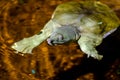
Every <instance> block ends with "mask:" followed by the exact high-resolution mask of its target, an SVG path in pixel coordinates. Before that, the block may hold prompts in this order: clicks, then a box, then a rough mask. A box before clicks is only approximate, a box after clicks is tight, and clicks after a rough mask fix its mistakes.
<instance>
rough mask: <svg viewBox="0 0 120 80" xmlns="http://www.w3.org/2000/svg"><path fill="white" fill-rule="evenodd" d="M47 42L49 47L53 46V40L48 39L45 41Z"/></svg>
mask: <svg viewBox="0 0 120 80" xmlns="http://www.w3.org/2000/svg"><path fill="white" fill-rule="evenodd" d="M47 42H48V44H49V45H51V46H53V45H54V43H53V42H54V40H51V39H50V38H48V39H47Z"/></svg>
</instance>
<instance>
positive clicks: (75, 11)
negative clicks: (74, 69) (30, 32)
mask: <svg viewBox="0 0 120 80" xmlns="http://www.w3.org/2000/svg"><path fill="white" fill-rule="evenodd" d="M118 26H119V19H118V18H117V16H116V15H115V13H114V12H113V11H112V10H111V9H110V8H109V7H108V6H107V5H105V4H103V3H100V2H97V1H81V2H68V3H64V4H60V5H59V6H58V7H57V8H56V9H55V11H54V13H53V15H52V17H51V19H50V20H49V21H48V23H47V24H46V25H45V27H44V28H43V29H42V30H41V33H40V34H37V35H34V36H32V37H30V38H26V39H23V40H21V41H18V42H16V43H15V44H14V45H12V48H14V49H16V50H17V51H18V52H22V53H31V52H32V49H33V48H34V47H36V46H38V45H39V44H40V43H42V42H43V41H44V40H46V39H47V38H48V39H47V41H48V44H50V45H55V44H62V43H65V42H68V41H71V40H75V41H78V44H79V46H80V48H81V50H82V51H83V52H84V53H86V54H87V55H88V56H91V57H93V58H95V59H98V60H101V59H102V57H103V56H102V55H99V54H98V52H97V50H96V49H95V47H96V46H98V45H99V44H100V43H101V42H102V39H103V38H105V37H106V36H108V35H109V34H110V33H112V32H114V31H115V30H116V29H117V27H118Z"/></svg>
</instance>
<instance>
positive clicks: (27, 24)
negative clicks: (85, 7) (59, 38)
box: [0, 0, 120, 80]
mask: <svg viewBox="0 0 120 80" xmlns="http://www.w3.org/2000/svg"><path fill="white" fill-rule="evenodd" d="M67 1H69V0H57V1H56V0H1V1H0V80H98V79H100V78H101V79H102V78H103V77H105V79H106V80H119V79H120V77H119V76H120V71H119V70H120V67H119V66H120V59H119V58H116V57H115V58H114V59H113V58H111V59H109V58H108V59H105V60H103V61H101V62H98V61H96V60H93V59H91V58H90V59H86V55H85V54H83V53H82V52H81V51H80V49H79V46H78V45H77V44H76V43H70V44H64V45H59V46H49V45H48V44H47V43H46V41H44V42H43V43H42V44H41V45H40V46H38V47H36V48H35V49H34V50H33V54H25V55H24V56H23V55H21V54H15V53H14V50H13V49H11V48H10V46H11V45H12V44H13V43H14V42H16V41H19V40H21V39H22V38H24V37H29V36H32V35H34V34H36V33H38V32H39V31H40V29H42V28H43V26H44V25H45V23H46V22H47V21H48V20H49V19H50V17H51V15H52V13H53V11H54V9H55V7H56V6H57V5H58V4H61V3H64V2H67ZM74 1H79V0H74ZM101 2H103V3H105V4H107V5H109V6H110V7H111V8H112V9H113V10H114V11H115V12H116V14H117V15H118V17H120V1H119V0H101ZM119 53H120V52H119ZM100 69H102V71H101V70H100ZM97 70H98V71H97ZM101 79H100V80H101Z"/></svg>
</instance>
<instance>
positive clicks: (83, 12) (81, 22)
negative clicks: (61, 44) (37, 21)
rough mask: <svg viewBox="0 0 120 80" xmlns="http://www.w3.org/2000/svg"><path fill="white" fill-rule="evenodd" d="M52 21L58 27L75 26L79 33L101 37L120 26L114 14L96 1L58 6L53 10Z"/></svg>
mask: <svg viewBox="0 0 120 80" xmlns="http://www.w3.org/2000/svg"><path fill="white" fill-rule="evenodd" d="M52 20H53V21H54V22H56V23H58V24H60V25H75V26H77V27H78V29H80V31H81V32H92V33H95V34H103V35H104V34H106V33H107V32H109V31H111V30H112V29H115V28H117V27H118V26H119V25H120V23H119V19H118V17H117V16H116V14H115V13H114V12H113V11H112V10H111V9H110V8H109V7H108V6H107V5H105V4H103V3H101V2H98V1H80V2H67V3H64V4H60V5H59V6H58V7H57V8H56V9H55V11H54V13H53V15H52Z"/></svg>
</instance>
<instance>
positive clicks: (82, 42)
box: [78, 33, 103, 60]
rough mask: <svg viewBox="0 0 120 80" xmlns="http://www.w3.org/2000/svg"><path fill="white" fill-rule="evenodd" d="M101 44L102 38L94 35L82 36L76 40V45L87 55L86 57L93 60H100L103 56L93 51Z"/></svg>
mask: <svg viewBox="0 0 120 80" xmlns="http://www.w3.org/2000/svg"><path fill="white" fill-rule="evenodd" d="M101 42H102V37H101V36H98V35H95V34H90V33H88V34H83V35H81V37H80V39H79V40H78V44H79V46H80V48H81V50H82V51H83V52H84V53H85V54H87V55H88V57H90V56H91V57H93V58H94V59H98V60H101V59H102V58H103V55H99V54H98V51H97V50H96V49H95V47H96V46H98V45H99V44H100V43H101Z"/></svg>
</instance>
